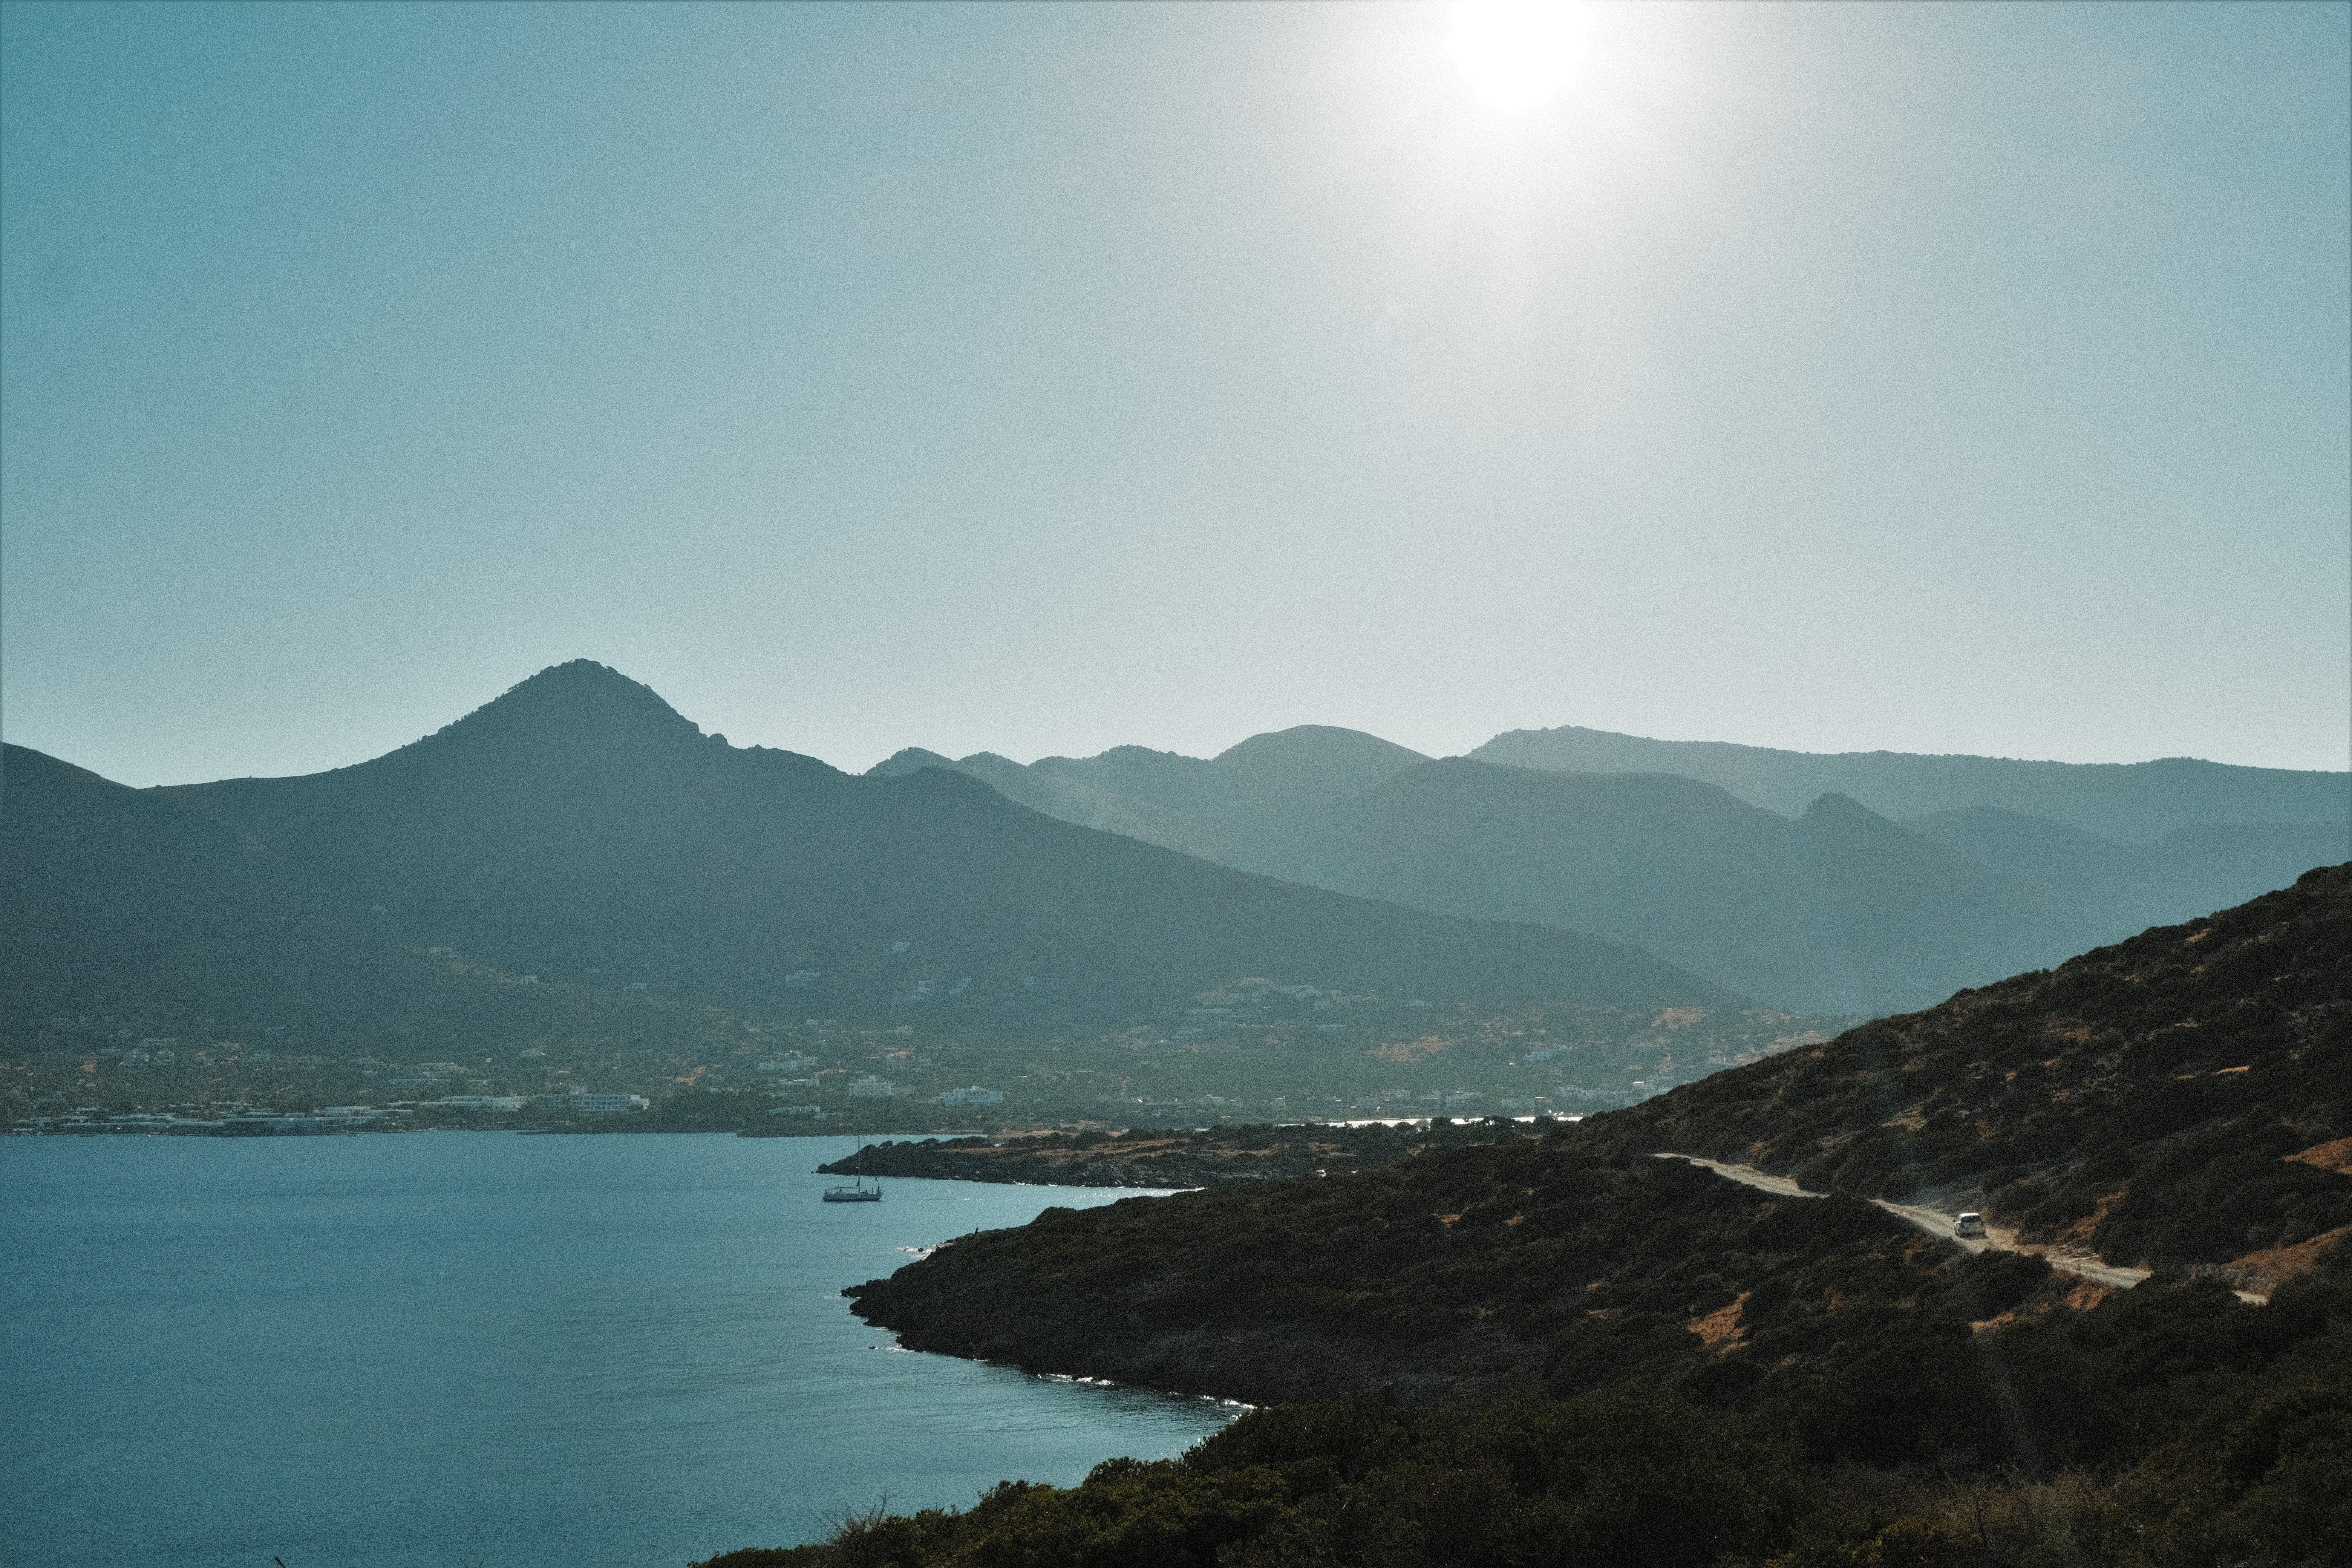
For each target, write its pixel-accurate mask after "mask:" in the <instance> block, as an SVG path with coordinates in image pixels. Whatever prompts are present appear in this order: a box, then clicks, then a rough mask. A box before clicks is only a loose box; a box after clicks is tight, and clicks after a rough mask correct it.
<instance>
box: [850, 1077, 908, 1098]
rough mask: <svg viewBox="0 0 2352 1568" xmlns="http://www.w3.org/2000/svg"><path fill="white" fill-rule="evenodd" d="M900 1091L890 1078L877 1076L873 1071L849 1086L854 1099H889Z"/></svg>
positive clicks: (851, 1096)
mask: <svg viewBox="0 0 2352 1568" xmlns="http://www.w3.org/2000/svg"><path fill="white" fill-rule="evenodd" d="M896 1093H898V1089H895V1088H894V1087H893V1086H892V1085H891V1083H890V1080H889V1079H885V1078H876V1077H875V1076H874V1075H873V1074H872V1073H868V1074H866V1076H865V1077H864V1078H861V1079H858V1080H857V1081H856V1083H853V1084H851V1085H850V1086H849V1098H850V1099H852V1100H887V1099H889V1098H890V1097H891V1096H892V1095H894V1094H896Z"/></svg>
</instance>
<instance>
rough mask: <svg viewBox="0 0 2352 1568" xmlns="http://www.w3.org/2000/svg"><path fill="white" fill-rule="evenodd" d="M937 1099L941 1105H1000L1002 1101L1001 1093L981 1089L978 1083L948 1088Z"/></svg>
mask: <svg viewBox="0 0 2352 1568" xmlns="http://www.w3.org/2000/svg"><path fill="white" fill-rule="evenodd" d="M939 1100H940V1104H941V1105H1002V1104H1003V1103H1004V1097H1003V1095H1001V1094H999V1093H997V1092H996V1090H994V1089H982V1088H981V1087H980V1086H979V1085H978V1084H974V1085H972V1086H971V1088H970V1089H949V1090H948V1091H947V1092H946V1093H944V1094H942V1095H940V1097H939Z"/></svg>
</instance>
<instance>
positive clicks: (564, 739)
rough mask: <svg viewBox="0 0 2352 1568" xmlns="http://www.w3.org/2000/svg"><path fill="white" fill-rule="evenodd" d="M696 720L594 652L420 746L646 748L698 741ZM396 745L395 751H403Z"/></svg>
mask: <svg viewBox="0 0 2352 1568" xmlns="http://www.w3.org/2000/svg"><path fill="white" fill-rule="evenodd" d="M701 740H702V731H700V730H699V729H698V728H697V727H696V725H695V722H694V721H692V720H691V719H688V718H687V717H686V716H685V715H684V714H682V713H680V712H679V711H678V710H677V709H675V708H672V707H671V706H670V705H669V704H668V703H667V702H665V701H663V700H661V698H660V697H659V696H658V695H656V693H655V691H654V689H653V688H651V687H649V686H646V685H643V684H641V683H639V682H637V681H635V680H631V679H629V678H628V677H627V676H625V675H623V674H622V673H621V672H620V671H619V670H617V669H614V668H610V667H608V666H605V665H602V664H598V663H596V662H595V661H594V660H593V659H586V658H575V659H573V660H572V661H571V662H570V663H568V664H558V665H551V666H550V667H549V668H546V669H542V670H541V671H540V672H539V673H538V674H537V675H534V676H532V677H531V678H530V679H528V680H525V681H523V682H521V683H520V684H519V685H516V686H513V687H511V688H509V689H508V690H507V691H505V692H504V693H502V694H501V695H499V697H497V698H495V699H494V700H491V701H488V702H486V703H484V704H483V705H482V706H481V707H479V708H477V709H475V710H473V711H472V712H471V713H468V714H467V715H466V716H465V717H464V718H463V719H460V720H458V721H457V722H456V723H454V724H451V725H448V726H447V727H446V728H444V729H442V730H439V731H436V732H435V733H433V734H432V735H429V736H427V737H426V738H425V739H424V740H422V741H419V742H416V743H415V746H405V747H403V748H402V751H415V750H416V749H417V748H419V747H425V748H431V749H433V750H436V751H439V750H444V749H446V748H449V747H453V746H455V747H466V748H472V747H492V748H508V747H522V748H528V749H532V750H539V749H544V748H548V747H554V748H558V749H562V750H572V749H574V748H582V747H594V748H612V749H615V750H629V749H641V748H644V747H646V746H665V745H670V746H674V745H677V744H678V743H680V742H700V741H701ZM399 754H400V753H399V752H394V755H395V756H397V755H399Z"/></svg>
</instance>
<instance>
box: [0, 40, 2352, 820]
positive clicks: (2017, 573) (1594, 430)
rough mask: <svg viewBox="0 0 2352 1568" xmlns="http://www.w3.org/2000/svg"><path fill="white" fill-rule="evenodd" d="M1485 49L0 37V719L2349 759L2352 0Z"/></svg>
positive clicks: (121, 729)
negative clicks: (586, 663)
mask: <svg viewBox="0 0 2352 1568" xmlns="http://www.w3.org/2000/svg"><path fill="white" fill-rule="evenodd" d="M1455 23H1456V18H1455V17H1454V14H1453V13H1452V11H1451V9H1450V8H1449V7H1447V6H1445V5H1257V6H1242V5H945V6H926V5H849V6H826V5H789V6H786V5H770V6H751V5H727V6H707V7H698V6H693V5H660V6H626V5H623V6H594V5H562V6H555V5H524V6H513V7H501V6H497V5H464V6H435V5H373V6H362V5H332V6H324V5H321V6H311V5H299V4H289V5H255V6H239V5H198V6H174V5H160V4H157V5H130V6H110V5H99V4H90V3H86V0H85V3H76V4H72V5H30V4H10V5H6V6H5V10H4V11H0V731H5V735H6V738H7V739H8V740H9V741H11V742H16V743H20V744H24V745H28V746H34V747H37V748H39V749H41V750H43V751H47V752H52V753H53V754H56V755H58V756H62V757H64V758H66V759H67V760H68V761H71V762H74V763H79V764H80V765H82V766H85V767H89V768H91V769H94V770H95V771H97V772H99V773H103V774H105V775H107V776H108V777H110V778H115V779H119V780H121V781H122V782H125V783H128V784H141V785H144V784H159V783H180V782H189V781H194V780H199V779H207V778H214V777H223V776H231V775H239V774H279V773H305V772H311V771H315V770H318V769H321V768H327V767H332V766H338V765H341V764H344V763H352V762H356V761H359V760H362V759H363V758H365V757H368V756H373V755H376V754H379V753H381V752H385V751H388V750H390V749H392V748H393V747H394V746H397V745H400V744H403V743H404V742H407V741H410V740H413V739H415V738H416V737H417V736H419V735H422V734H424V733H426V732H428V731H432V730H434V729H436V728H438V727H439V726H440V725H442V724H444V723H446V722H448V721H451V720H453V719H455V718H457V717H458V716H459V715H461V714H462V713H464V712H466V711H467V710H470V709H472V708H475V707H477V706H478V705H480V704H481V703H483V702H485V701H488V700H491V699H492V698H494V697H495V696H497V695H498V693H499V691H501V690H503V689H506V688H508V687H509V686H511V685H513V684H514V683H516V682H518V681H520V680H521V679H525V678H526V677H528V676H529V675H530V674H531V673H532V672H534V671H535V670H538V669H540V668H543V667H545V666H547V665H550V664H554V663H558V662H561V661H563V660H566V659H571V658H593V659H597V660H601V661H603V662H604V663H607V664H610V665H612V666H614V668H618V669H620V670H622V671H624V672H625V673H626V674H628V675H630V676H632V677H635V679H640V680H643V681H645V682H646V683H647V684H648V685H650V686H652V687H653V688H654V689H656V690H657V691H659V692H660V693H661V694H662V695H663V696H664V697H666V698H667V699H668V700H670V702H671V703H672V704H673V705H674V706H676V707H677V709H678V710H680V711H682V712H684V713H685V714H687V715H688V717H689V718H692V719H694V720H695V721H697V722H698V723H699V724H701V725H702V726H703V728H704V729H706V730H709V731H720V732H723V733H725V734H727V735H728V736H729V738H730V740H731V741H733V742H735V743H736V744H738V745H749V744H760V745H768V746H777V747H783V748H787V749H790V750H793V751H797V752H807V753H810V754H813V755H815V756H819V757H823V758H824V759H825V760H826V761H828V762H831V763H835V764H836V765H838V766H842V767H845V768H850V769H863V768H865V767H867V766H869V765H870V764H872V763H875V762H876V761H877V760H879V759H881V758H882V757H884V756H887V755H888V754H889V753H890V752H894V751H897V750H898V748H900V747H902V746H908V745H919V746H925V747H929V748H930V749H931V750H934V751H938V752H947V753H950V754H953V755H961V754H964V753H967V752H974V751H982V750H986V751H993V752H1001V753H1003V754H1005V755H1008V756H1012V757H1014V758H1017V759H1019V760H1022V761H1024V762H1025V761H1028V760H1031V759H1033V758H1034V757H1036V756H1039V755H1045V754H1052V753H1059V754H1066V755H1086V754H1090V753H1092V752H1097V751H1100V750H1102V749H1104V748H1106V747H1108V746H1112V745H1117V744H1140V745H1148V746H1152V747H1157V748H1160V749H1163V750H1171V751H1178V752H1187V753H1190V754H1193V755H1209V754H1213V753H1214V752H1217V751H1220V750H1222V749H1223V748H1224V747H1226V746H1228V745H1231V744H1233V743H1234V742H1237V741H1239V740H1241V739H1242V738H1244V736H1247V735H1249V734H1252V733H1255V732H1257V731H1265V730H1272V729H1279V728H1283V727H1285V726H1287V725H1291V724H1297V723H1325V724H1339V725H1346V726H1349V727H1352V728H1356V729H1361V730H1368V731H1372V732H1374V733H1377V734H1381V735H1384V736H1386V737H1388V738H1390V739H1391V740H1394V741H1397V742H1402V743H1403V744H1406V745H1409V746H1412V747H1413V748H1415V749H1417V750H1420V751H1423V752H1430V753H1433V754H1445V753H1452V752H1462V751H1466V750H1468V749H1469V748H1471V747H1473V746H1475V745H1477V744H1478V743H1479V742H1482V741H1484V740H1486V738H1487V737H1489V736H1490V735H1493V734H1494V733H1496V732H1497V731H1503V730H1508V729H1517V728H1538V727H1547V726H1551V725H1559V724H1581V725H1587V726H1591V727H1593V728H1598V729H1603V730H1613V731H1624V732H1629V733H1633V734H1641V735H1651V736H1658V737H1663V738H1666V739H1675V740H1721V741H1738V742H1748V743H1751V744H1759V745H1773V746H1784V747H1790V748H1795V749H1799V750H1806V751H1843V750H1869V749H1880V748H1884V749H1891V750H1898V751H1917V752H1979V753H1990V754H1996V755H2005V756H2028V757H2050V758H2058V759H2062V760H2068V761H2077V762H2128V761H2136V760H2140V759H2143V758H2148V757H2156V756H2174V755H2191V756H2201V757H2208V758H2212V759H2215V760H2218V761H2222V762H2230V763H2251V764H2260V765H2264V766H2273V767H2292V768H2328V769H2340V768H2344V767H2346V766H2347V765H2352V755H2348V754H2347V753H2352V319H2347V296H2352V216H2347V191H2352V174H2347V147H2352V107H2347V96H2348V95H2352V64H2347V62H2352V6H2347V5H2336V4H2311V5H2258V4H2230V5H2064V4H2053V5H2038V4H2037V5H1901V6H1862V5H1778V4H1762V5H1704V4H1700V5H1671V6H1669V5H1607V4H1593V5H1588V6H1585V7H1583V8H1582V9H1581V10H1580V11H1578V12H1577V13H1575V15H1574V16H1572V17H1570V19H1569V20H1568V21H1566V22H1564V23H1562V24H1561V27H1562V29H1563V31H1562V32H1561V33H1559V34H1558V35H1556V37H1569V38H1570V43H1569V44H1567V45H1563V46H1562V52H1561V53H1560V54H1559V55H1558V56H1557V57H1547V58H1550V59H1551V64H1552V67H1553V69H1552V71H1551V73H1550V74H1549V76H1548V77H1546V78H1545V79H1544V80H1542V81H1540V82H1538V83H1537V84H1536V88H1535V89H1533V90H1531V92H1530V93H1528V94H1521V95H1518V96H1517V97H1516V98H1515V97H1513V95H1511V94H1510V93H1508V92H1498V91H1497V90H1496V84H1495V82H1494V80H1493V79H1491V75H1490V74H1480V73H1478V72H1476V71H1475V70H1470V69H1465V60H1464V59H1463V58H1459V57H1458V56H1457V52H1456V51H1455V50H1454V49H1453V48H1451V47H1449V40H1450V39H1451V38H1452V37H1453V30H1454V26H1455ZM1481 58H1483V57H1477V56H1475V55H1474V56H1472V57H1471V58H1469V60H1468V62H1467V63H1468V65H1469V66H1471V67H1473V68H1475V67H1477V66H1479V65H1480V63H1481ZM1505 58H1512V56H1511V53H1510V51H1506V55H1505ZM1529 58H1533V57H1532V56H1530V57H1529ZM1486 63H1488V64H1489V65H1491V64H1492V61H1491V60H1487V62H1486ZM1546 89H1548V90H1546ZM1530 98H1531V99H1532V100H1533V101H1523V100H1527V99H1530ZM1501 100H1509V101H1501Z"/></svg>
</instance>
